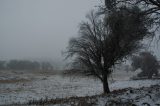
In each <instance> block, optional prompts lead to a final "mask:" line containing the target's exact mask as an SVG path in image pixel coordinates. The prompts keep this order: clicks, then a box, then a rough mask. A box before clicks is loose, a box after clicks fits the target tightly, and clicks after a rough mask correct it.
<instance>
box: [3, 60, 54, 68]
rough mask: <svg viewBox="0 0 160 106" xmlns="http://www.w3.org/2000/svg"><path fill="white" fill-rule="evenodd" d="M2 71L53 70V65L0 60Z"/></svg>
mask: <svg viewBox="0 0 160 106" xmlns="http://www.w3.org/2000/svg"><path fill="white" fill-rule="evenodd" d="M0 70H53V65H52V64H51V63H50V62H37V61H29V60H10V61H1V60H0Z"/></svg>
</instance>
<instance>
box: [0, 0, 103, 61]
mask: <svg viewBox="0 0 160 106" xmlns="http://www.w3.org/2000/svg"><path fill="white" fill-rule="evenodd" d="M99 3H100V0H0V59H28V58H38V59H41V58H43V59H44V58H48V59H62V58H61V51H63V50H65V48H66V46H67V43H68V41H69V38H70V37H72V36H76V35H77V31H78V25H79V23H80V22H81V21H82V20H85V15H86V13H88V12H89V11H90V10H91V9H94V8H95V6H97V5H99Z"/></svg>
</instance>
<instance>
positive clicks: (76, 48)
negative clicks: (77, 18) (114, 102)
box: [66, 7, 152, 93]
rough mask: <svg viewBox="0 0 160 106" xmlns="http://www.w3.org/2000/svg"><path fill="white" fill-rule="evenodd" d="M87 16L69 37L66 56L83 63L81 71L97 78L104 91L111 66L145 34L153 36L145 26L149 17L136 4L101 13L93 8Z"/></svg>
mask: <svg viewBox="0 0 160 106" xmlns="http://www.w3.org/2000/svg"><path fill="white" fill-rule="evenodd" d="M87 18H88V21H87V22H82V23H81V24H80V28H79V35H78V36H77V37H74V38H72V39H70V41H69V46H68V47H67V51H66V53H67V57H73V64H78V63H81V64H83V66H84V67H85V68H83V70H81V72H83V73H85V74H87V75H93V76H95V77H97V78H99V79H100V80H101V82H102V83H103V90H104V93H109V92H110V89H109V85H108V76H109V75H110V74H111V72H112V67H113V66H114V65H115V64H117V63H119V62H121V61H122V60H123V59H124V58H125V57H127V56H129V55H130V54H131V53H133V52H135V51H137V50H138V48H140V47H141V44H140V41H141V40H142V39H143V38H144V37H149V36H152V33H150V32H149V30H148V29H149V28H150V27H151V23H152V22H151V21H152V20H151V19H150V18H149V17H148V16H147V15H145V14H142V13H141V10H140V9H139V8H138V7H131V8H128V7H121V8H119V9H116V10H114V12H111V13H109V14H107V15H104V16H102V15H100V16H99V15H97V14H96V13H94V12H93V11H92V12H91V13H90V14H89V15H87Z"/></svg>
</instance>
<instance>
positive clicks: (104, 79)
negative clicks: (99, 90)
mask: <svg viewBox="0 0 160 106" xmlns="http://www.w3.org/2000/svg"><path fill="white" fill-rule="evenodd" d="M103 92H104V93H110V90H109V85H108V78H107V75H104V78H103Z"/></svg>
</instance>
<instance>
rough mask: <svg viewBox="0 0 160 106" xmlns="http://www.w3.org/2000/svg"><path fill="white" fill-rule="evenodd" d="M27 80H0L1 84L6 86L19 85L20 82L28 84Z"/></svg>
mask: <svg viewBox="0 0 160 106" xmlns="http://www.w3.org/2000/svg"><path fill="white" fill-rule="evenodd" d="M28 81H29V80H27V79H9V80H0V84H6V83H18V82H28Z"/></svg>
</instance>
